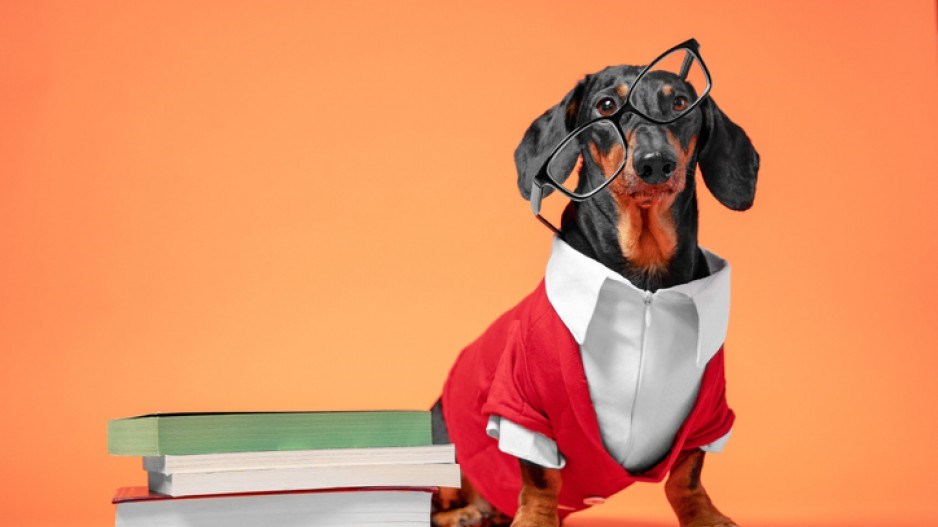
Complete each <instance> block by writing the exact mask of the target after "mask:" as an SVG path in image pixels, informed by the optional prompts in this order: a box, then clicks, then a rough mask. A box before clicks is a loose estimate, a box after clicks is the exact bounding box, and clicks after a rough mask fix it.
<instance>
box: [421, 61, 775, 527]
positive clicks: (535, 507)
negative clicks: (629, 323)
mask: <svg viewBox="0 0 938 527" xmlns="http://www.w3.org/2000/svg"><path fill="white" fill-rule="evenodd" d="M641 71H642V68H641V67H638V66H631V65H620V66H609V67H606V68H605V69H602V70H600V71H598V72H596V73H592V74H588V75H586V76H585V77H584V78H582V79H581V80H580V81H579V82H577V83H576V85H575V86H574V87H573V88H572V89H571V90H570V91H569V92H568V93H567V94H566V95H565V96H564V97H563V99H562V100H561V101H560V102H559V103H558V104H557V105H555V106H553V107H552V108H550V109H548V110H547V111H546V112H544V113H543V114H542V115H541V116H539V117H538V118H537V119H536V120H535V121H534V122H533V123H532V124H531V125H530V127H529V128H528V130H527V131H526V133H525V134H524V137H523V139H522V140H521V143H520V144H519V145H518V147H517V149H516V151H515V156H514V157H515V162H516V168H517V172H518V187H519V189H520V191H521V195H522V196H523V197H524V198H525V199H530V196H531V190H532V185H533V184H534V178H535V176H536V175H537V172H538V170H539V169H540V167H541V166H542V164H543V160H544V159H545V158H546V156H547V155H548V154H549V153H550V152H551V151H552V149H554V148H555V147H556V146H557V145H558V144H559V143H560V142H561V140H563V138H564V137H566V136H567V135H568V134H570V133H571V132H572V131H573V130H574V129H576V127H577V126H580V125H582V124H583V123H585V122H588V121H590V120H592V119H596V118H597V117H600V116H608V115H610V114H611V113H613V112H614V111H615V110H616V109H617V108H620V107H621V106H622V105H623V104H625V103H626V101H627V98H628V92H629V87H630V86H632V85H633V82H634V81H635V79H636V77H637V76H638V75H639V73H640V72H641ZM643 82H645V81H644V80H643ZM649 82H655V83H658V84H657V85H656V86H654V87H653V88H655V89H657V90H663V91H664V92H665V93H667V91H668V90H669V89H673V86H675V85H677V84H678V83H680V79H679V78H678V77H675V78H666V77H664V76H659V77H657V78H656V79H654V80H649ZM665 84H667V85H665ZM618 124H619V125H620V129H621V131H622V133H623V138H624V140H625V145H626V150H627V158H626V159H625V162H624V166H623V168H622V169H621V173H618V174H617V176H616V177H615V179H614V180H613V181H611V182H610V184H608V185H607V186H606V187H605V188H603V189H602V190H601V191H600V192H598V193H597V194H596V195H595V196H592V197H591V198H590V199H586V200H583V201H570V202H569V203H568V204H567V206H566V208H565V209H564V211H563V214H562V218H561V227H560V228H559V232H558V234H557V236H558V237H559V238H560V239H562V240H563V241H564V242H566V243H567V244H568V245H569V246H570V247H572V248H573V249H575V250H576V251H578V252H580V253H582V255H585V256H586V257H588V258H591V259H593V260H596V261H597V262H599V263H601V264H602V265H603V266H605V267H607V268H608V269H610V270H612V271H615V272H616V273H618V274H620V275H621V276H623V277H625V278H626V279H628V280H629V281H630V282H631V283H632V284H634V285H635V286H637V287H641V288H643V289H645V290H648V291H656V290H658V289H661V288H668V287H672V286H674V285H677V284H682V283H685V282H688V281H691V280H695V279H699V278H703V277H707V276H708V274H709V273H710V272H711V270H710V269H708V263H707V260H706V258H705V257H704V254H703V252H702V251H701V249H700V248H699V247H698V245H697V230H698V223H697V222H698V209H697V189H696V185H695V174H696V168H697V166H698V165H699V166H700V171H701V173H702V177H703V181H704V183H705V184H706V186H707V188H708V189H709V190H710V193H711V194H712V195H713V196H714V197H715V198H716V199H717V200H718V201H719V202H720V203H721V204H722V205H724V206H726V207H727V208H729V209H732V210H736V211H743V210H746V209H748V208H750V207H751V206H752V204H753V200H754V197H755V187H756V176H757V173H758V169H759V155H758V153H757V152H756V151H755V149H754V148H753V145H752V143H751V141H750V139H749V137H748V136H747V135H746V133H745V132H744V131H743V130H742V128H740V127H739V126H738V125H736V124H735V123H734V122H733V121H731V120H730V119H729V118H728V117H727V116H726V114H724V113H723V111H721V110H720V108H719V107H718V106H717V104H716V102H714V100H713V99H712V98H711V97H705V98H704V99H703V100H702V101H700V103H699V104H698V105H697V106H696V107H694V108H693V109H692V110H690V111H689V112H687V113H686V114H684V115H682V116H681V117H680V118H679V119H677V120H675V121H673V122H670V123H667V124H657V123H655V122H651V121H650V120H648V119H644V118H642V116H640V115H636V114H635V113H632V112H625V113H623V114H622V116H621V118H620V120H619V123H618ZM548 190H550V189H548ZM442 400H443V399H442V398H440V399H438V400H437V401H436V403H435V404H434V405H433V407H432V409H431V416H432V422H433V431H434V442H435V443H447V442H449V441H450V434H449V430H448V428H447V424H446V420H445V419H444V408H443V405H442ZM549 417H550V416H548V418H549ZM458 453H459V452H458V446H457V454H458ZM704 455H705V452H704V451H703V450H701V449H699V448H693V449H689V450H682V451H680V453H679V454H677V455H676V456H675V458H674V461H673V463H672V464H671V466H670V469H669V472H668V473H667V481H666V483H665V493H666V496H667V499H668V501H669V503H670V504H671V506H672V508H673V509H674V511H675V513H676V515H677V517H678V520H679V523H680V525H681V526H682V527H690V526H693V527H732V526H735V523H734V522H733V521H732V520H731V519H730V518H729V517H728V516H726V515H724V514H723V513H721V512H720V511H719V510H718V509H717V508H716V507H715V506H714V504H713V503H712V502H711V500H710V498H709V496H708V494H707V492H706V490H704V487H703V485H702V483H701V470H702V468H703V462H704ZM517 470H518V471H519V472H520V479H521V487H520V489H519V493H518V509H517V510H516V511H515V513H514V515H513V516H509V515H508V514H506V513H505V512H504V511H499V510H497V509H496V508H495V507H494V506H493V505H492V504H491V503H490V502H489V501H488V500H487V499H486V497H485V496H483V495H482V494H481V493H480V492H477V491H476V490H475V489H474V487H473V485H472V483H471V481H470V480H477V481H478V480H479V479H481V478H485V477H486V474H466V473H465V471H464V474H463V477H462V487H461V488H460V489H451V488H442V489H440V491H439V492H438V493H437V494H436V495H435V496H434V499H433V514H432V523H433V524H434V525H435V526H437V527H465V526H468V525H473V526H476V525H478V526H481V527H492V526H501V525H508V524H511V525H513V526H517V527H528V526H538V527H556V526H558V525H559V523H560V521H561V520H560V519H558V509H557V508H558V501H557V496H558V493H559V491H560V488H561V485H562V480H563V474H564V470H563V469H557V468H548V467H543V466H541V465H539V464H537V463H534V462H531V461H528V460H526V459H522V458H518V463H517Z"/></svg>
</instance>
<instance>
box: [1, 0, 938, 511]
mask: <svg viewBox="0 0 938 527" xmlns="http://www.w3.org/2000/svg"><path fill="white" fill-rule="evenodd" d="M690 36H694V37H696V38H697V39H698V40H699V41H700V42H701V45H702V53H703V56H704V58H705V60H706V61H707V64H708V65H709V67H710V69H711V71H712V73H713V75H714V89H713V92H712V95H713V97H714V99H716V100H717V101H718V102H719V104H720V105H721V107H722V108H723V109H724V110H725V111H726V112H727V114H728V115H729V116H730V117H731V118H732V119H734V120H735V121H736V122H737V123H739V124H741V125H742V126H743V127H744V128H745V129H746V130H747V132H748V133H749V135H750V137H751V138H752V139H753V142H754V143H755V145H756V147H757V149H758V151H759V152H760V154H761V156H762V170H761V173H760V175H759V185H758V192H757V196H756V202H755V206H754V208H753V209H751V210H750V211H748V212H744V213H737V212H732V211H729V210H727V209H724V208H722V207H721V206H720V205H719V204H718V203H717V202H716V201H715V200H714V199H713V197H712V196H710V195H709V194H707V193H706V191H705V190H703V189H704V187H703V186H700V187H699V188H700V189H702V192H701V194H700V210H701V211H700V214H701V232H700V241H701V244H702V245H704V246H706V247H708V248H710V249H712V250H714V251H716V252H718V253H719V254H721V255H723V256H725V257H726V258H727V259H728V260H729V261H730V262H731V263H732V264H733V269H734V270H733V277H734V283H733V293H732V295H733V298H732V306H733V307H732V316H731V322H730V332H729V337H728V342H727V353H728V355H727V368H728V379H729V385H728V389H729V392H728V395H729V398H730V402H731V404H732V406H733V408H734V409H735V410H736V412H737V414H738V421H737V424H736V427H735V429H734V433H733V437H732V439H731V441H730V443H729V445H728V446H727V449H726V451H725V452H724V453H722V454H714V455H711V456H708V458H707V468H706V470H705V471H704V482H705V484H706V485H707V487H708V489H709V490H710V492H711V494H712V495H713V496H714V497H715V501H716V502H717V504H718V505H719V506H721V507H722V508H723V509H725V510H726V511H727V512H728V513H730V514H731V515H732V516H733V517H734V518H735V519H737V520H738V521H739V522H740V523H741V524H743V525H783V524H795V525H809V524H810V525H822V524H823V525H859V524H862V523H864V522H867V523H868V524H869V525H904V524H909V525H912V524H914V525H926V524H931V525H934V524H938V508H936V507H935V506H934V491H935V489H936V488H938V456H936V455H935V450H934V446H933V445H934V441H935V437H936V435H938V434H936V433H938V424H936V419H935V407H934V403H935V401H936V396H938V382H936V377H935V371H936V368H938V354H936V340H938V339H936V337H938V320H936V309H935V295H936V293H938V287H936V286H938V278H936V273H935V269H936V264H938V261H936V260H938V259H936V249H938V222H936V219H938V212H936V211H938V205H936V190H938V177H936V170H935V166H936V162H938V161H936V159H935V145H936V144H938V134H936V132H935V124H936V123H938V102H936V97H935V95H936V93H938V67H936V65H938V60H936V58H938V57H936V55H938V53H936V50H938V46H936V12H935V4H934V2H926V1H908V2H809V1H803V2H773V3H771V4H770V3H761V4H758V5H755V4H750V3H739V4H729V3H724V2H717V3H714V2H706V3H701V2H672V3H669V4H667V5H666V6H665V5H664V4H660V3H657V2H641V3H637V2H630V3H623V2H602V3H599V2H595V3H594V2H581V3H577V4H572V3H571V4H558V3H546V2H526V3H521V2H504V1H502V2H461V3H455V2H453V3H450V2H407V3H403V2H373V3H362V2H329V3H322V4H316V3H313V2H295V3H288V2H277V3H268V2H233V1H231V2H113V3H97V2H57V3H53V2H10V1H2V2H0V349H2V352H0V412H2V422H3V424H2V433H0V457H2V464H0V467H2V468H0V473H2V476H0V524H2V525H4V526H7V525H11V526H12V525H89V526H90V525H108V524H112V522H113V509H112V506H111V505H110V498H111V495H112V492H113V490H114V489H115V488H116V487H117V486H120V485H133V484H136V485H139V484H142V483H144V482H145V478H144V473H143V471H142V470H141V469H140V466H139V463H140V462H139V460H138V459H136V458H113V457H109V456H108V455H107V454H106V438H105V422H106V420H107V419H110V418H117V417H123V416H130V415H135V414H141V413H146V412H154V411H184V410H189V411H195V410H206V411H208V410H291V409H296V410H301V409H360V408H428V407H429V405H430V404H431V403H432V402H433V400H434V399H435V397H436V395H437V394H438V392H439V389H440V386H441V385H442V382H443V379H444V377H445V375H446V373H447V371H448V368H449V366H450V364H451V363H452V361H453V359H454V358H455V356H456V355H457V353H458V352H459V351H460V349H461V347H462V346H463V345H465V344H466V343H468V342H469V341H470V340H471V339H473V338H474V337H475V336H476V335H478V334H479V333H480V332H481V331H482V330H484V328H485V327H486V325H487V324H488V323H490V322H491V321H492V320H494V319H495V317H496V316H497V315H499V314H500V313H501V312H502V311H503V310H505V309H507V308H508V307H510V306H512V305H514V304H515V303H516V302H517V301H518V300H519V299H520V298H521V297H522V296H523V295H525V294H526V293H527V292H529V291H530V290H531V289H532V288H533V287H534V286H535V285H536V283H537V281H538V280H539V279H540V277H541V276H542V273H543V269H544V264H545V262H546V258H547V255H548V251H549V247H550V233H549V232H548V231H547V230H546V229H544V227H542V226H541V225H540V224H539V223H538V222H536V221H535V220H534V219H533V218H532V216H531V214H530V212H529V210H528V208H527V203H526V202H524V201H523V200H522V199H521V198H520V197H519V195H518V191H517V189H516V186H515V185H516V184H515V180H516V173H515V168H514V163H513V160H512V153H513V151H514V148H515V146H516V145H517V143H518V141H519V140H520V139H521V136H522V135H523V133H524V131H525V129H526V128H527V127H528V125H529V124H530V123H531V121H532V120H533V119H534V118H536V117H537V116H538V115H540V114H541V113H542V112H543V111H544V110H546V109H547V108H548V107H550V106H552V105H554V104H556V103H557V102H558V101H560V99H561V98H562V96H563V95H564V94H565V93H566V92H567V90H569V89H570V88H571V87H572V86H573V84H574V83H575V82H576V81H577V80H578V79H580V78H581V77H582V76H583V75H584V74H586V73H588V72H593V71H596V70H599V69H601V68H602V67H604V66H606V65H609V64H618V63H643V62H644V61H647V60H649V59H651V58H652V57H654V56H655V55H656V54H657V53H659V52H660V51H661V50H663V49H665V48H667V47H669V46H671V45H673V44H675V43H677V42H680V41H682V40H684V39H685V38H688V37H690ZM590 517H615V518H630V519H633V520H641V519H645V520H647V521H649V522H659V523H658V524H661V525H668V524H673V519H672V518H673V516H672V513H671V511H670V509H669V508H668V505H667V502H666V500H665V498H664V494H663V489H662V488H661V487H660V486H656V485H636V486H634V487H632V488H631V489H629V490H628V491H626V492H624V493H622V494H620V495H618V496H616V497H615V498H614V499H613V500H611V501H610V502H609V503H607V504H606V505H603V506H602V507H598V508H596V509H594V510H591V511H588V512H586V513H583V514H581V515H578V516H574V517H573V518H572V519H571V524H572V525H574V526H576V525H583V524H584V523H589V522H590V520H589V518H590ZM593 521H594V522H598V521H599V520H593ZM607 524H608V525H610V526H611V525H623V524H622V523H620V522H618V521H611V520H610V521H607V522H606V523H605V524H603V525H607ZM629 525H631V524H629Z"/></svg>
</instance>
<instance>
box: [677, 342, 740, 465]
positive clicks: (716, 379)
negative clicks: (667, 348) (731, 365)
mask: <svg viewBox="0 0 938 527" xmlns="http://www.w3.org/2000/svg"><path fill="white" fill-rule="evenodd" d="M724 372H725V370H724V364H723V348H722V347H720V350H719V351H718V352H717V353H716V354H715V355H714V356H713V357H712V358H711V359H710V362H708V363H707V369H706V371H705V372H704V376H703V380H702V382H701V385H700V394H699V396H698V397H699V404H700V406H701V408H700V412H698V413H697V415H696V418H695V419H694V422H693V426H692V428H691V430H690V433H689V434H688V436H687V439H686V440H685V441H684V446H683V449H684V450H688V449H691V448H698V447H701V446H704V445H708V444H710V443H712V442H714V441H716V440H717V439H720V438H721V437H723V436H724V435H726V433H727V432H729V431H730V428H732V427H733V422H734V421H735V420H736V414H734V413H733V410H731V409H730V407H729V405H728V404H727V402H726V377H725V373H724Z"/></svg>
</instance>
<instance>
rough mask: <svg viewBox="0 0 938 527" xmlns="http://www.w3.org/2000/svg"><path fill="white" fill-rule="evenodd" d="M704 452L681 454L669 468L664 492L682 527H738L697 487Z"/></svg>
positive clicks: (705, 492) (698, 450) (699, 486)
mask: <svg viewBox="0 0 938 527" xmlns="http://www.w3.org/2000/svg"><path fill="white" fill-rule="evenodd" d="M703 461H704V451H703V450H700V449H696V448H695V449H693V450H687V451H684V452H681V453H680V455H678V458H677V461H676V462H675V463H674V466H673V467H672V468H671V474H670V475H669V476H668V482H667V483H665V486H664V490H665V494H666V495H667V496H668V502H670V503H671V508H673V509H674V512H675V513H676V514H677V519H678V521H679V522H680V523H681V527H737V526H736V524H735V523H733V520H731V519H729V518H728V517H726V516H725V515H724V514H723V513H721V512H720V511H718V510H717V508H716V507H715V506H714V505H713V502H711V501H710V496H708V495H707V491H705V490H704V488H703V485H702V484H701V483H700V471H701V470H703Z"/></svg>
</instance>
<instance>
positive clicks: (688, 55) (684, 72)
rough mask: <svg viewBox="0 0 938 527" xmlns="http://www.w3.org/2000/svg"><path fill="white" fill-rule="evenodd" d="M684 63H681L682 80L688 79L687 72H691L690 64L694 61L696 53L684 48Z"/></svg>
mask: <svg viewBox="0 0 938 527" xmlns="http://www.w3.org/2000/svg"><path fill="white" fill-rule="evenodd" d="M684 53H685V55H684V63H683V64H681V75H680V76H681V80H687V74H688V73H689V72H690V66H691V64H693V63H694V55H692V54H691V52H690V50H687V49H686V50H684Z"/></svg>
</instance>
